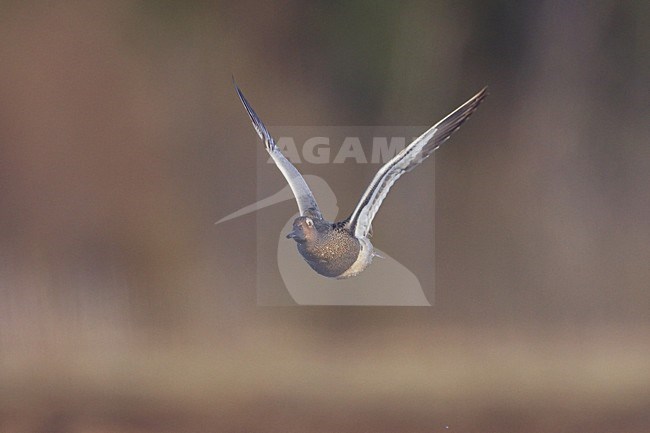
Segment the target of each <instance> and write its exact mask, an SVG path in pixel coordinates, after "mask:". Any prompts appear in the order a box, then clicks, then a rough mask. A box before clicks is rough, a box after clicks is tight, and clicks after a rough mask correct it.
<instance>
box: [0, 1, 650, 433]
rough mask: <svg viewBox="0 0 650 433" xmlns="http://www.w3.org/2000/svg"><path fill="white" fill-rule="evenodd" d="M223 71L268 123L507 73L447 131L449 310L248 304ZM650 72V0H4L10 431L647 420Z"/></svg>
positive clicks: (251, 238)
mask: <svg viewBox="0 0 650 433" xmlns="http://www.w3.org/2000/svg"><path fill="white" fill-rule="evenodd" d="M231 74H234V75H235V76H236V77H237V80H238V82H239V84H240V85H241V86H242V87H243V89H244V90H245V91H246V94H247V96H248V97H249V99H250V100H251V102H253V105H254V106H255V108H256V110H257V111H258V113H260V114H261V116H262V118H263V119H264V120H265V122H266V123H267V124H268V125H274V124H280V125H287V124H292V125H430V124H433V123H434V122H435V121H437V120H438V119H440V118H441V117H442V116H444V115H445V114H447V113H448V112H449V111H450V110H451V109H453V108H455V107H456V106H458V105H459V104H460V103H462V102H463V101H465V100H466V99H467V98H468V97H470V96H471V95H473V94H474V93H475V92H477V91H478V90H479V89H480V88H482V87H483V86H484V85H489V86H490V93H491V96H490V97H489V98H488V100H487V101H486V102H485V104H484V105H482V106H481V108H480V110H479V111H478V112H477V114H476V115H475V116H474V117H473V118H472V120H471V121H470V122H468V123H467V124H466V126H464V127H463V129H462V130H461V131H460V132H459V133H458V134H457V135H456V136H455V138H454V140H453V141H452V142H450V145H448V146H446V147H444V148H443V149H441V150H440V151H439V152H438V153H437V156H436V161H435V165H436V225H435V227H436V281H435V285H436V290H435V292H436V297H435V305H434V306H433V307H432V308H316V307H312V308H309V307H282V308H260V307H257V306H256V291H255V287H256V276H255V271H256V247H255V246H256V239H255V229H254V228H255V218H256V216H255V215H254V214H251V215H249V216H247V217H245V218H241V219H238V220H233V221H232V222H229V223H228V224H221V225H218V226H215V225H214V224H213V223H214V222H215V221H217V220H218V219H220V218H222V217H224V216H226V215H228V214H230V213H231V212H234V211H235V210H237V209H240V208H241V207H243V206H245V205H248V204H250V203H252V202H253V201H254V200H255V198H256V172H255V161H256V158H257V157H258V152H263V149H262V147H261V145H260V144H259V142H257V141H255V136H254V133H253V130H252V128H251V126H250V124H249V121H248V119H247V117H246V115H245V113H244V111H243V110H242V107H241V106H240V104H239V101H238V100H237V98H236V95H235V93H234V91H233V88H232V83H231ZM649 87H650V3H648V2H646V1H642V0H639V1H624V2H620V1H599V2H577V1H559V0H558V1H540V2H506V1H497V0H495V1H481V0H474V1H470V0H468V1H459V2H456V1H454V2H451V1H446V2H440V1H436V2H427V1H405V2H373V1H359V2H326V1H320V2H318V1H316V2H300V1H291V0H288V1H280V2H272V3H271V2H256V1H248V0H241V1H238V2H207V1H187V2H180V1H179V2H176V1H126V0H125V1H119V0H118V1H100V0H98V1H58V2H45V1H22V2H21V1H2V2H0V431H1V432H3V433H18V432H34V433H37V432H38V433H40V432H43V433H45V432H53V433H59V432H60V433H67V432H74V433H91V432H92V433H95V432H97V433H99V432H102V433H113V432H116V433H117V432H125V433H126V432H128V433H145V432H163V433H165V432H181V431H192V432H263V431H264V432H266V431H275V432H305V431H309V432H332V431H337V432H358V431H366V432H370V431H372V432H395V431H403V432H428V433H431V432H434V433H435V432H587V431H588V432H596V433H598V432H648V431H650V368H649V366H650V338H648V336H649V335H650V332H649V331H650V326H649V325H650V314H648V312H649V311H650V266H649V262H650V192H649V188H648V185H650V147H649V146H648V144H649V143H648V137H649V136H650V122H649V121H648V119H650V103H649V97H648V95H650V89H649ZM373 171H374V168H373V167H367V168H364V169H362V170H361V169H360V170H359V171H358V172H354V173H350V174H347V175H348V176H350V179H351V182H352V183H353V184H354V185H362V186H365V185H366V184H367V182H368V181H369V180H370V179H371V178H372V176H373V174H374V172H373ZM415 173H416V172H414V175H415ZM359 188H361V187H359ZM397 188H399V185H398V186H397ZM337 193H338V194H339V198H340V201H341V203H339V204H340V207H341V208H342V210H343V212H345V211H346V209H347V210H348V211H349V210H351V209H352V207H353V206H354V204H355V201H356V200H357V199H358V196H359V193H360V191H358V190H357V188H353V189H351V190H350V191H346V190H340V189H339V190H337ZM417 193H422V192H421V191H411V190H408V189H401V192H400V194H397V195H395V197H392V196H391V197H389V200H393V201H392V203H393V205H392V206H387V207H386V210H385V212H391V211H393V212H394V211H397V212H399V211H400V205H399V204H400V203H401V201H402V200H407V201H408V199H409V197H411V198H412V197H414V196H415V195H416V194H417ZM409 194H411V196H409ZM391 209H392V210H391ZM401 209H402V211H403V208H401ZM382 212H384V209H383V208H382ZM418 223H420V221H419V220H418V215H417V212H411V213H404V227H403V228H396V227H389V226H386V225H385V224H384V223H382V218H381V213H380V215H379V217H378V218H377V220H376V222H375V224H374V229H375V233H376V234H375V238H374V241H373V242H375V243H376V244H377V245H381V246H382V248H383V249H384V250H386V251H389V250H390V249H391V245H395V244H396V243H400V242H405V239H408V236H412V235H413V231H412V227H414V226H416V225H417V224H418ZM413 253H414V254H417V252H413Z"/></svg>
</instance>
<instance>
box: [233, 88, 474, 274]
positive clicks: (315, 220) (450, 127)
mask: <svg viewBox="0 0 650 433" xmlns="http://www.w3.org/2000/svg"><path fill="white" fill-rule="evenodd" d="M235 90H236V91H237V95H238V96H239V99H240V100H241V102H242V104H243V105H244V108H245V109H246V112H247V113H248V116H249V117H250V119H251V121H252V122H253V127H254V128H255V131H257V134H258V135H259V136H260V138H261V139H262V141H263V142H264V145H265V147H266V151H267V152H268V153H269V155H271V158H273V161H274V162H275V164H276V165H277V166H278V168H279V169H280V171H281V172H282V174H283V175H284V177H285V179H286V180H287V183H288V184H289V187H290V188H291V191H292V192H293V195H294V196H295V198H296V202H297V203H298V209H299V211H300V216H299V217H298V218H296V219H295V220H294V222H293V230H292V231H291V232H290V233H289V234H287V238H290V239H293V240H294V241H295V242H296V244H297V247H298V252H299V253H300V254H301V255H302V257H303V258H304V259H305V261H306V262H307V263H308V264H309V266H311V268H312V269H313V270H314V271H316V272H317V273H319V274H320V275H323V276H325V277H329V278H337V279H341V278H349V277H353V276H355V275H358V274H359V273H361V272H362V271H363V270H364V269H366V268H367V267H368V265H369V264H370V263H371V262H372V259H373V257H375V256H377V254H376V253H375V251H374V248H373V246H372V244H371V243H370V240H369V239H368V236H369V233H370V230H371V226H370V225H371V223H372V220H373V218H374V217H375V215H376V214H377V211H378V210H379V207H380V206H381V203H382V202H383V200H384V198H385V197H386V195H387V194H388V191H389V190H390V188H391V187H392V186H393V184H394V183H395V181H396V180H397V179H399V178H400V176H402V174H404V173H406V172H408V171H411V170H412V169H414V168H415V167H417V166H418V165H419V164H420V163H421V162H422V161H423V160H424V159H426V158H427V157H428V156H429V155H431V154H432V153H433V152H434V151H435V150H436V149H437V148H438V147H440V145H441V144H442V143H444V142H445V141H447V139H448V138H449V137H450V136H451V134H452V133H454V131H456V130H457V129H458V128H459V127H460V125H462V124H463V122H464V121H465V120H467V118H469V116H470V115H471V114H472V113H473V112H474V111H475V110H476V108H477V107H478V106H479V104H480V103H481V102H482V101H483V99H485V97H486V96H487V87H485V88H483V89H482V90H481V91H480V92H478V93H477V94H476V95H474V96H473V97H472V98H470V99H469V100H468V101H467V102H465V103H464V104H463V105H461V106H460V107H458V108H457V109H456V110H455V111H453V112H452V113H451V114H449V115H448V116H447V117H445V118H444V119H442V120H441V121H440V122H438V123H436V124H435V125H434V126H432V127H431V128H430V129H429V130H427V131H426V132H425V133H424V134H422V135H421V136H420V137H418V138H417V139H415V140H414V141H413V142H412V143H411V144H409V145H408V146H406V147H405V148H404V149H402V151H400V152H399V153H398V154H397V155H395V157H393V158H392V159H391V160H390V161H388V162H387V163H386V164H384V166H383V167H382V168H381V169H379V171H378V172H377V174H376V175H375V177H374V178H373V180H372V182H370V185H369V186H368V188H367V189H366V191H365V192H364V193H363V195H362V196H361V200H359V203H358V204H357V207H356V208H355V209H354V211H353V212H352V214H351V215H350V216H349V217H347V218H346V219H344V220H342V221H338V222H330V221H327V220H325V219H324V218H323V215H322V214H321V211H320V209H319V208H318V204H317V203H316V199H315V198H314V195H313V194H312V192H311V190H310V189H309V186H308V185H307V183H306V182H305V179H304V178H303V177H302V175H301V174H300V173H299V172H298V170H297V169H296V167H294V165H293V164H291V162H289V160H288V159H287V158H286V157H285V156H284V155H283V154H282V152H281V151H280V149H278V147H277V146H276V144H275V140H274V139H273V137H271V134H270V133H269V132H268V130H267V129H266V127H265V126H264V124H263V123H262V121H261V120H260V118H259V117H258V116H257V114H256V113H255V111H254V110H253V108H252V107H251V105H250V104H249V102H248V101H247V100H246V98H245V97H244V94H243V93H242V91H241V89H240V88H239V87H238V86H237V84H235Z"/></svg>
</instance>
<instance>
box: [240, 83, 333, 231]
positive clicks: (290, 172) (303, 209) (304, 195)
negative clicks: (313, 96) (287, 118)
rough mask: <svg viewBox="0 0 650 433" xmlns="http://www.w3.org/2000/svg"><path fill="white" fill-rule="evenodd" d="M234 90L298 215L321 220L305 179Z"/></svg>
mask: <svg viewBox="0 0 650 433" xmlns="http://www.w3.org/2000/svg"><path fill="white" fill-rule="evenodd" d="M235 90H237V95H239V99H240V100H241V103H242V104H244V108H246V111H247V112H248V116H249V117H250V118H251V122H253V127H254V128H255V131H257V135H259V136H260V138H261V139H262V141H264V146H266V151H267V152H268V153H269V155H271V158H273V161H275V165H277V166H278V168H279V169H280V171H281V172H282V174H283V175H284V178H285V179H286V180H287V183H288V184H289V187H291V191H292V192H293V195H294V196H295V197H296V202H297V203H298V209H299V210H300V215H308V216H311V217H315V218H322V215H321V212H320V209H318V204H317V203H316V199H315V198H314V194H312V192H311V190H310V189H309V186H307V182H305V179H304V178H303V177H302V175H301V174H300V173H299V172H298V170H296V167H294V166H293V164H291V162H289V160H288V159H287V158H285V156H284V155H283V154H282V152H280V149H278V147H277V146H276V145H275V140H274V139H273V137H271V134H269V131H267V129H266V127H265V126H264V124H263V123H262V121H261V120H260V118H259V117H257V114H255V111H253V107H251V105H250V104H249V103H248V101H247V100H246V98H245V97H244V94H243V93H242V91H241V90H240V89H239V87H238V86H237V84H235Z"/></svg>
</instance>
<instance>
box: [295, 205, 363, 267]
mask: <svg viewBox="0 0 650 433" xmlns="http://www.w3.org/2000/svg"><path fill="white" fill-rule="evenodd" d="M287 237H288V238H291V239H293V240H295V241H296V244H297V247H298V252H299V253H300V255H301V256H302V257H303V258H304V259H305V261H306V262H307V264H308V265H309V266H310V267H311V268H312V269H313V270H314V271H316V272H317V273H319V274H320V275H323V276H325V277H329V278H337V279H341V278H349V277H353V276H355V275H358V274H359V273H360V272H362V271H363V270H364V269H365V268H366V267H368V265H369V264H370V263H371V262H372V258H373V257H374V255H375V254H374V248H373V246H372V244H371V243H370V241H369V240H368V239H367V238H361V239H359V238H357V237H355V236H354V234H353V233H352V232H350V230H349V229H347V228H346V226H345V222H339V223H331V222H329V221H326V220H324V219H320V218H312V217H309V216H301V217H298V218H296V219H295V221H294V222H293V231H292V232H291V233H289V234H288V235H287Z"/></svg>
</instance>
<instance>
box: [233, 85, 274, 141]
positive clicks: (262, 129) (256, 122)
mask: <svg viewBox="0 0 650 433" xmlns="http://www.w3.org/2000/svg"><path fill="white" fill-rule="evenodd" d="M232 83H233V85H234V86H235V91H236V92H237V96H238V97H239V100H240V101H241V103H242V105H243V106H244V108H245V109H246V113H248V117H249V118H250V119H251V122H252V123H253V128H255V131H256V132H257V135H259V136H260V138H261V139H262V141H264V145H265V146H266V149H267V150H268V151H269V152H271V151H273V150H275V149H276V147H275V141H274V140H273V137H271V134H270V133H269V131H268V130H267V129H266V126H264V123H263V122H262V120H261V119H260V118H259V116H258V115H257V113H255V110H253V107H252V106H251V104H250V102H248V100H247V99H246V97H245V96H244V92H242V90H241V89H240V88H239V86H238V85H237V82H236V81H235V76H234V75H233V76H232Z"/></svg>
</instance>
